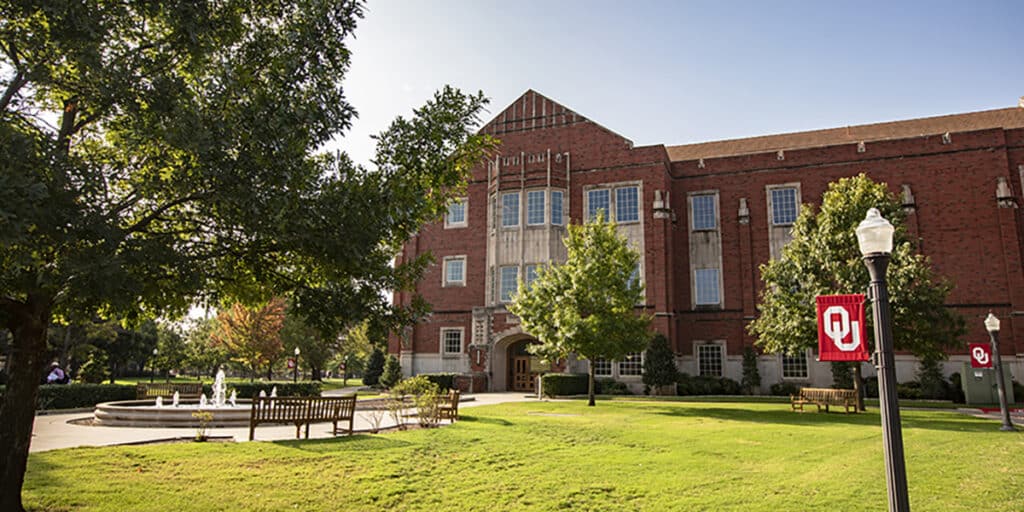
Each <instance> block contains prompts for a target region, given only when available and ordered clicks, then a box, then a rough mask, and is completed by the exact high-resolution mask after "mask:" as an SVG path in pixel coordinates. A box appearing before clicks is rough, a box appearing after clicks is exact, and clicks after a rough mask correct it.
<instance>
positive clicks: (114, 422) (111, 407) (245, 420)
mask: <svg viewBox="0 0 1024 512" xmlns="http://www.w3.org/2000/svg"><path fill="white" fill-rule="evenodd" d="M197 411H205V412H209V413H210V414H212V415H213V419H212V420H210V421H209V422H208V423H207V425H206V426H208V427H247V426H249V418H250V417H251V415H252V401H251V400H238V405H237V406H235V407H231V406H230V405H225V406H223V407H215V406H213V405H208V406H206V407H204V408H201V409H200V407H199V402H198V401H195V400H188V401H185V400H183V401H181V402H180V403H179V404H178V407H174V406H172V405H164V406H163V407H157V406H156V405H155V402H154V401H153V400H127V401H123V402H105V403H102V404H97V405H96V409H95V410H94V411H93V416H94V417H95V420H94V421H93V424H94V425H100V426H104V427H192V428H197V427H199V418H194V417H192V413H194V412H197Z"/></svg>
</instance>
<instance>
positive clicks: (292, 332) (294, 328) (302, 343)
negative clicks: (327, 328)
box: [281, 307, 340, 380]
mask: <svg viewBox="0 0 1024 512" xmlns="http://www.w3.org/2000/svg"><path fill="white" fill-rule="evenodd" d="M338 338H339V337H338V336H324V335H323V333H321V332H320V331H319V330H317V329H316V328H314V327H313V326H312V325H310V323H309V322H308V321H307V320H306V319H305V317H303V316H302V314H301V313H299V312H298V311H296V310H295V308H293V307H289V308H287V310H286V311H285V316H284V325H283V326H282V327H281V341H282V343H284V347H285V351H286V352H287V353H294V349H295V348H296V347H298V348H299V351H300V354H301V355H300V356H299V361H298V364H300V365H304V366H306V367H308V368H309V370H310V374H311V375H312V379H313V380H322V378H321V374H322V373H323V372H324V370H325V369H326V366H327V362H328V361H329V360H330V359H331V357H333V356H334V354H335V353H336V352H337V351H338V346H339V345H340V342H339V340H338Z"/></svg>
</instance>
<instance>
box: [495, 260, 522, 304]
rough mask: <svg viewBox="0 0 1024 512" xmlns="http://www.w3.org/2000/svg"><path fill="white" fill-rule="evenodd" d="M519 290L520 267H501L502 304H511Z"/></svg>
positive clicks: (500, 289) (500, 291) (500, 290)
mask: <svg viewBox="0 0 1024 512" xmlns="http://www.w3.org/2000/svg"><path fill="white" fill-rule="evenodd" d="M518 288H519V267H501V286H500V288H499V293H500V298H499V300H501V302H511V301H512V296H513V295H515V293H516V290H517V289H518Z"/></svg>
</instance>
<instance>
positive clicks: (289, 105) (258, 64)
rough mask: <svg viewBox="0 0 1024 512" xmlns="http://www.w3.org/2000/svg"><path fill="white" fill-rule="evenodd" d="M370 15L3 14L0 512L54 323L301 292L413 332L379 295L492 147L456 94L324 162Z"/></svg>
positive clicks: (251, 1)
mask: <svg viewBox="0 0 1024 512" xmlns="http://www.w3.org/2000/svg"><path fill="white" fill-rule="evenodd" d="M362 11H363V6H362V5H361V4H360V3H358V2H351V1H340V0H297V1H293V2H278V1H269V0H248V1H234V0H228V1H223V2H194V1H175V0H169V1H163V2H146V1H121V0H117V1H114V0H96V1H91V2H81V1H78V0H45V1H36V2H31V1H25V2H21V1H13V0H0V321H2V323H3V324H4V326H5V327H6V328H7V329H9V331H10V332H11V333H12V336H13V341H12V350H11V358H10V369H11V374H10V380H9V385H8V387H7V389H6V392H5V394H4V398H3V403H2V405H0V510H21V509H22V506H21V499H20V489H21V485H22V482H23V478H24V471H25V464H26V461H27V458H28V450H29V440H30V434H31V429H32V421H33V415H34V404H35V402H36V396H37V391H38V376H39V375H40V372H41V371H42V369H43V366H44V365H45V364H46V362H47V359H48V357H49V351H48V347H47V337H46V333H47V328H48V326H49V325H50V324H51V323H52V322H55V321H57V322H65V321H85V320H91V319H93V318H94V317H95V316H97V315H98V316H100V317H105V318H127V319H128V321H129V322H132V321H134V319H136V318H144V317H154V316H158V315H167V316H168V317H177V316H178V315H180V314H182V313H184V311H185V310H186V309H187V307H188V305H189V304H191V303H192V302H194V301H196V300H199V301H207V302H208V303H214V304H216V303H220V302H222V301H223V300H226V299H241V300H244V301H247V302H257V301H260V300H266V299H267V298H269V297H270V296H272V295H282V296H289V297H290V298H291V299H292V300H293V301H294V302H293V303H294V305H295V307H296V308H297V309H298V310H301V311H303V313H304V314H305V316H306V318H307V319H309V320H310V321H311V322H312V323H313V324H314V325H316V326H317V327H318V328H320V329H321V330H323V331H324V332H325V333H331V332H335V333H336V332H340V330H341V328H342V327H343V326H345V325H351V324H352V323H353V322H358V321H359V320H361V319H362V318H366V317H372V318H376V319H384V320H388V321H394V322H407V321H409V320H408V318H406V317H407V316H408V315H409V314H412V313H413V312H410V311H406V310H395V309H393V308H392V307H391V306H390V305H389V303H388V302H387V301H386V300H385V299H383V298H382V290H388V289H390V290H397V289H404V288H407V287H408V285H409V284H410V283H411V282H412V281H413V279H414V278H415V277H416V276H417V275H418V274H419V273H420V272H421V271H422V268H423V266H424V265H425V259H419V260H416V261H413V262H411V263H410V264H407V265H402V266H398V267H392V266H390V265H389V263H390V262H391V259H392V256H393V254H394V253H395V251H396V250H397V248H398V247H400V245H401V244H402V243H403V242H404V241H405V240H407V239H408V238H409V236H411V235H412V234H413V233H415V232H416V231H417V230H418V229H419V228H420V226H421V225H422V224H423V223H424V222H426V221H432V220H434V219H437V218H439V215H440V214H441V212H442V211H443V210H444V208H445V206H446V204H447V201H448V199H449V198H450V197H451V196H452V195H454V194H458V193H459V192H460V187H462V186H464V182H465V178H466V175H467V172H468V169H469V168H471V166H472V165H475V164H476V163H477V162H478V161H479V159H480V156H481V154H482V152H483V151H484V150H485V146H486V145H487V143H486V139H483V138H480V137H477V136H475V135H473V126H474V125H475V123H476V121H477V115H478V113H479V112H480V109H481V108H482V106H483V105H484V103H485V100H484V98H483V97H482V95H466V94H463V93H461V92H459V91H457V90H452V89H447V88H446V89H444V90H443V91H442V92H439V93H438V94H436V95H435V96H434V98H433V99H432V100H430V101H429V102H428V103H427V104H426V105H425V106H424V107H422V108H421V109H418V110H417V111H415V115H414V116H413V117H411V118H408V119H401V118H400V119H399V120H397V121H395V122H394V123H393V124H392V125H391V126H390V127H389V128H388V129H387V130H386V131H385V132H383V133H382V134H381V135H379V136H378V138H377V153H376V157H375V160H374V166H373V168H372V169H365V168H363V167H362V166H359V165H356V164H354V163H353V162H352V161H351V160H350V159H348V158H347V157H346V156H345V155H344V153H341V152H331V153H330V154H329V155H327V154H323V153H320V152H319V151H320V148H322V147H323V145H324V144H326V143H328V142H329V141H331V140H334V139H335V138H336V137H337V136H339V135H340V134H341V133H342V132H344V130H346V129H347V128H348V127H349V126H350V123H351V121H352V119H353V117H354V116H355V111H354V109H353V107H352V106H350V105H349V103H348V102H347V101H346V99H345V95H344V93H343V89H342V87H341V79H342V77H343V76H344V75H345V72H346V70H347V69H348V65H349V59H350V53H349V49H348V47H347V46H346V39H347V38H348V37H349V36H350V35H351V34H352V31H353V30H354V28H355V26H356V21H357V20H358V18H359V17H360V16H361V15H362Z"/></svg>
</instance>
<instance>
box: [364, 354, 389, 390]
mask: <svg viewBox="0 0 1024 512" xmlns="http://www.w3.org/2000/svg"><path fill="white" fill-rule="evenodd" d="M383 373H384V352H382V351H381V350H380V349H379V348H375V349H373V352H371V353H370V360H369V361H368V362H367V363H366V372H364V373H363V384H366V385H367V386H376V385H377V384H379V383H380V376H381V374H383Z"/></svg>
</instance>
